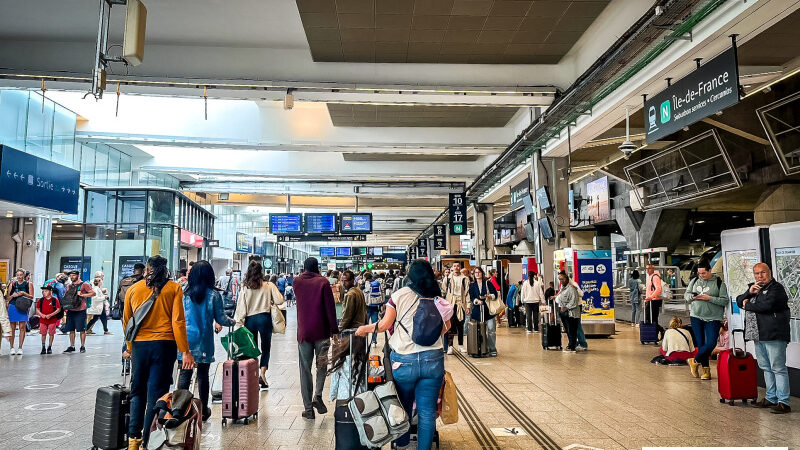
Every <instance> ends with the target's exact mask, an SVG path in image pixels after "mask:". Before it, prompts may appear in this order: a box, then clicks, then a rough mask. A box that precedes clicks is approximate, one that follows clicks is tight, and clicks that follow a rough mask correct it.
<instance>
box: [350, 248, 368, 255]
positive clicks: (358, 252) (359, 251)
mask: <svg viewBox="0 0 800 450" xmlns="http://www.w3.org/2000/svg"><path fill="white" fill-rule="evenodd" d="M366 254H367V247H353V255H360V256H365V255H366Z"/></svg>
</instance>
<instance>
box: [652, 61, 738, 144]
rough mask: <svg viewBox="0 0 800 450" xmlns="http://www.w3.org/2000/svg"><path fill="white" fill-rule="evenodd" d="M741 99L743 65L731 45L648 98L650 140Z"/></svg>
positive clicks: (670, 132) (696, 120) (672, 131)
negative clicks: (741, 68) (740, 82)
mask: <svg viewBox="0 0 800 450" xmlns="http://www.w3.org/2000/svg"><path fill="white" fill-rule="evenodd" d="M737 103H739V67H738V64H737V59H736V47H731V48H729V49H728V50H726V51H725V52H723V53H722V54H720V55H719V56H717V57H716V58H714V59H712V60H710V61H708V62H707V63H705V64H703V65H702V66H700V67H699V68H698V69H697V70H695V71H694V72H692V73H690V74H689V75H686V76H685V77H683V78H681V79H680V80H678V81H677V82H675V83H673V84H672V85H671V86H669V87H667V88H666V89H664V90H663V91H661V92H659V93H658V94H656V95H654V96H652V97H651V98H648V99H647V100H646V101H645V102H644V108H643V109H644V123H645V129H646V132H647V143H648V144H649V143H651V142H653V141H657V140H659V139H661V138H663V137H664V136H668V135H670V134H672V133H675V132H676V131H678V130H680V129H681V128H683V127H685V126H688V125H691V124H693V123H695V122H698V121H700V120H701V119H703V118H705V117H708V116H710V115H711V114H714V113H716V112H717V111H721V110H723V109H725V108H727V107H729V106H732V105H735V104H737Z"/></svg>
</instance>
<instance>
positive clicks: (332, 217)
mask: <svg viewBox="0 0 800 450" xmlns="http://www.w3.org/2000/svg"><path fill="white" fill-rule="evenodd" d="M305 224H306V233H309V234H325V233H336V214H306V215H305Z"/></svg>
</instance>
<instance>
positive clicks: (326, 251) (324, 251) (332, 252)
mask: <svg viewBox="0 0 800 450" xmlns="http://www.w3.org/2000/svg"><path fill="white" fill-rule="evenodd" d="M319 256H320V257H322V258H333V257H334V256H336V249H335V248H334V247H320V248H319Z"/></svg>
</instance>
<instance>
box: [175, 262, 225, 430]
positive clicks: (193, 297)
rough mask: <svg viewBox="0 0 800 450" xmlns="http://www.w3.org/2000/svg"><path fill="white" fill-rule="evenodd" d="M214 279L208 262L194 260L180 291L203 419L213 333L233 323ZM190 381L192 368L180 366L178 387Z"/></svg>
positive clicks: (208, 410)
mask: <svg viewBox="0 0 800 450" xmlns="http://www.w3.org/2000/svg"><path fill="white" fill-rule="evenodd" d="M214 280H215V277H214V269H213V268H212V267H211V264H209V263H208V261H198V262H197V263H195V265H194V266H192V271H191V272H189V280H188V284H187V286H186V292H184V293H183V294H184V295H183V308H184V315H185V316H186V335H187V337H188V338H189V351H191V353H192V357H194V360H195V362H196V363H197V383H198V388H199V391H200V401H201V402H202V403H203V421H206V420H208V418H209V417H211V408H209V407H208V391H209V385H208V370H209V368H210V367H211V363H212V362H214V333H215V332H217V333H218V332H219V331H220V330H222V327H223V326H227V327H232V326H233V325H234V324H235V323H236V322H234V321H233V319H231V318H230V317H228V315H226V314H225V307H224V305H223V303H222V296H221V295H220V293H219V292H217V290H216V289H214ZM215 321H216V322H217V324H216V325H214V322H215ZM179 357H180V356H179ZM191 381H192V370H191V369H189V370H183V369H181V373H180V376H179V378H178V389H189V384H190V383H191Z"/></svg>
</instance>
